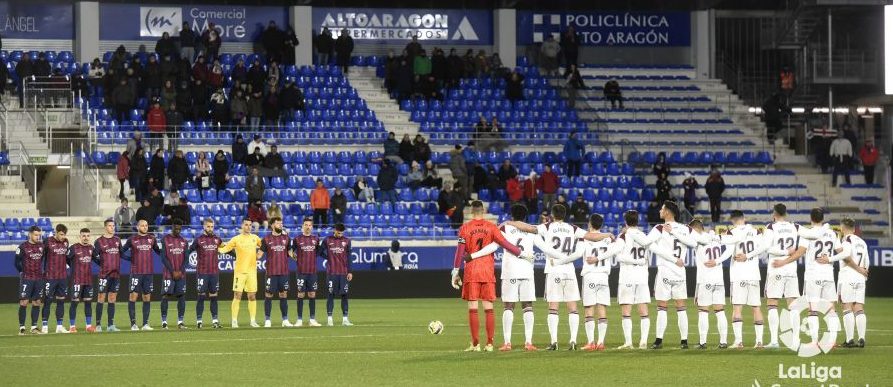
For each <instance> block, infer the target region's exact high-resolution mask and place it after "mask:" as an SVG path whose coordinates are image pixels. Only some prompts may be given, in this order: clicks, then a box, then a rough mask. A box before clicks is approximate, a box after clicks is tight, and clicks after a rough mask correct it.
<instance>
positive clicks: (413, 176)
mask: <svg viewBox="0 0 893 387" xmlns="http://www.w3.org/2000/svg"><path fill="white" fill-rule="evenodd" d="M422 179H423V175H422V168H421V166H419V163H417V162H415V161H413V162H412V166H411V167H410V170H409V173H408V174H407V175H406V185H408V186H409V188H411V189H412V190H413V191H415V190H417V189H419V187H420V186H421V185H422Z"/></svg>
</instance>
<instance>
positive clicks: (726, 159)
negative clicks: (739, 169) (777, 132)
mask: <svg viewBox="0 0 893 387" xmlns="http://www.w3.org/2000/svg"><path fill="white" fill-rule="evenodd" d="M628 159H629V161H630V163H633V164H638V163H645V164H654V162H655V161H657V154H656V153H655V152H645V153H639V152H633V153H630V154H629V157H628ZM667 162H668V163H670V164H671V165H685V164H733V165H735V164H740V165H769V164H772V155H770V154H769V152H767V151H761V152H741V153H738V152H721V151H720V152H701V153H698V152H685V153H684V154H683V153H682V152H672V153H670V155H669V156H668V157H667Z"/></svg>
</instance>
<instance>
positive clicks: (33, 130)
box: [5, 109, 50, 165]
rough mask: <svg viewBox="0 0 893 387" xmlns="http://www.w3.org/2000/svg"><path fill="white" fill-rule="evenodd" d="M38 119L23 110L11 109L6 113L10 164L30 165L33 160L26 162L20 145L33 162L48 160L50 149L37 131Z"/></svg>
mask: <svg viewBox="0 0 893 387" xmlns="http://www.w3.org/2000/svg"><path fill="white" fill-rule="evenodd" d="M36 120H37V118H36V117H34V114H32V113H28V112H27V111H24V110H22V109H10V110H7V112H6V123H5V124H6V133H7V135H8V138H7V140H6V143H7V146H8V148H9V150H10V152H9V162H10V164H13V165H17V164H28V163H29V162H31V160H24V159H23V156H22V153H21V152H19V147H20V144H21V145H22V146H24V150H25V152H27V154H28V156H30V157H31V159H32V160H36V161H39V160H41V159H43V160H46V157H47V156H48V155H49V153H50V148H49V146H48V145H47V143H46V140H45V139H44V138H42V137H41V135H40V133H39V132H38V131H37V121H36Z"/></svg>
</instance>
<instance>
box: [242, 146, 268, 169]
mask: <svg viewBox="0 0 893 387" xmlns="http://www.w3.org/2000/svg"><path fill="white" fill-rule="evenodd" d="M252 144H253V143H252ZM264 161H266V158H264V155H262V154H261V153H260V147H254V152H252V153H251V154H250V155H248V158H247V159H246V160H245V165H246V166H248V167H251V168H262V167H263V166H264Z"/></svg>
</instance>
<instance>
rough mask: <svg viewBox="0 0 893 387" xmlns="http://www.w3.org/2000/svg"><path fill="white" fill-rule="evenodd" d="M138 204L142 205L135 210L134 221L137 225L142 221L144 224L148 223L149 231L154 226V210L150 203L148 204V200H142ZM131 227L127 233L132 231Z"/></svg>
mask: <svg viewBox="0 0 893 387" xmlns="http://www.w3.org/2000/svg"><path fill="white" fill-rule="evenodd" d="M140 203H142V204H143V205H142V206H140V208H138V209H137V210H136V215H135V216H134V219H133V220H134V221H135V222H136V223H139V222H140V221H142V220H145V221H146V223H149V229H150V230H151V229H152V228H153V227H152V226H153V225H154V224H155V210H153V209H152V205H151V203H149V199H143V200H142V201H141V202H140ZM133 229H134V228H133V227H131V228H130V229H129V230H128V231H131V232H132V231H133Z"/></svg>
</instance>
